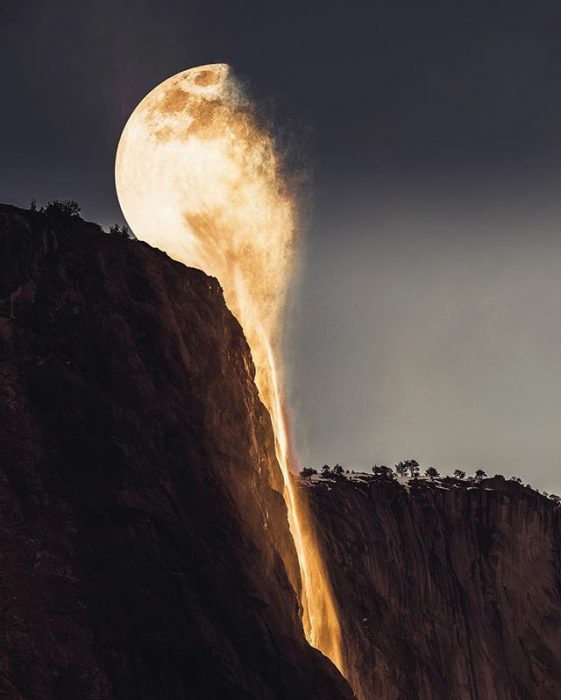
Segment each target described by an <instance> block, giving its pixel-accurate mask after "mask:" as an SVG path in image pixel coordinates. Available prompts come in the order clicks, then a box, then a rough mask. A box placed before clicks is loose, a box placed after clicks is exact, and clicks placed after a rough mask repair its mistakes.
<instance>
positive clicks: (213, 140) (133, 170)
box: [115, 64, 297, 359]
mask: <svg viewBox="0 0 561 700" xmlns="http://www.w3.org/2000/svg"><path fill="white" fill-rule="evenodd" d="M115 180H116V187H117V195H118V198H119V203H120V205H121V208H122V210H123V213H124V216H125V218H126V220H127V222H128V224H129V226H130V227H131V229H132V230H133V232H134V234H135V235H136V236H137V238H140V239H142V240H144V241H147V242H148V243H150V244H151V245H153V246H154V247H157V248H160V249H162V250H164V251H165V252H166V253H168V255H170V257H172V258H174V259H176V260H179V261H181V262H183V263H185V264H186V265H190V266H193V267H198V268H200V269H202V270H204V271H205V272H207V273H208V274H210V275H213V276H215V277H217V278H218V280H219V282H220V283H221V285H222V287H223V289H224V295H225V299H226V303H227V304H228V306H229V308H230V309H231V311H233V313H234V314H235V315H236V316H237V317H238V320H239V321H240V322H241V324H242V326H243V328H244V331H245V332H246V336H247V338H248V341H249V342H250V345H251V346H252V350H253V351H254V355H256V354H259V353H258V348H257V347H256V346H257V345H258V344H259V339H258V336H259V335H260V334H263V333H265V335H266V336H267V337H268V338H271V337H272V336H273V335H274V334H275V330H276V329H277V328H278V325H279V316H280V314H281V313H282V309H283V306H284V300H285V297H286V291H287V288H288V286H289V284H290V278H291V272H292V269H293V263H294V250H295V248H294V241H295V232H296V221H297V215H296V207H295V205H294V201H293V197H292V196H291V192H290V188H289V186H288V184H287V181H286V178H285V177H284V174H283V166H282V158H281V157H280V155H279V153H278V151H277V149H276V147H275V143H274V139H273V138H272V137H271V135H270V134H269V133H268V131H267V129H266V128H264V127H263V126H262V125H261V124H260V122H259V119H258V117H257V113H256V111H255V109H254V107H253V105H252V103H251V102H250V100H249V99H248V98H247V96H246V94H245V93H244V90H243V89H242V88H241V86H240V84H239V82H238V81H237V80H236V79H235V78H234V76H233V73H232V70H231V69H230V67H229V66H228V65H226V64H212V65H205V66H200V67H197V68H191V69H189V70H186V71H183V72H181V73H178V74H177V75H174V76H172V77H171V78H168V79H167V80H164V81H163V82H162V83H161V84H160V85H158V86H157V87H155V88H154V89H153V90H152V91H151V92H149V93H148V94H147V95H146V97H144V99H142V100H141V102H140V103H139V104H138V106H137V107H136V108H135V109H134V111H133V112H132V114H131V116H130V118H129V120H128V121H127V123H126V125H125V128H124V130H123V133H122V135H121V139H120V141H119V146H118V149H117V157H116V163H115ZM254 359H258V358H254Z"/></svg>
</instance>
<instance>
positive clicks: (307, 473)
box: [300, 467, 318, 479]
mask: <svg viewBox="0 0 561 700" xmlns="http://www.w3.org/2000/svg"><path fill="white" fill-rule="evenodd" d="M317 473H318V470H317V469H312V468H311V467H304V469H302V470H301V472H300V476H301V477H302V478H303V479H309V478H311V477H312V476H314V474H317Z"/></svg>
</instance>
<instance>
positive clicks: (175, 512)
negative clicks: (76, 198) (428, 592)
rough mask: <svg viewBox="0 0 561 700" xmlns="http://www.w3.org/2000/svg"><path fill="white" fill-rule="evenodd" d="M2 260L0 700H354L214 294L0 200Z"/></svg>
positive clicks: (80, 229)
mask: <svg viewBox="0 0 561 700" xmlns="http://www.w3.org/2000/svg"><path fill="white" fill-rule="evenodd" d="M0 269H1V274H0V372H1V377H2V379H1V383H0V392H1V394H0V455H1V457H0V572H1V578H0V696H1V697H3V698H8V699H10V700H11V699H13V700H16V699H17V700H24V699H25V700H49V699H50V698H53V699H54V698H56V699H57V700H63V699H67V698H68V699H77V698H80V700H95V699H100V700H101V699H103V700H107V698H115V699H120V698H123V699H125V698H126V699H130V698H135V699H139V700H142V699H146V700H152V699H163V698H165V699H166V700H167V699H168V698H169V699H172V698H178V699H180V698H264V699H267V698H291V699H292V698H318V699H320V698H321V699H322V700H323V699H325V698H327V699H330V698H333V699H335V698H349V697H351V693H350V690H349V688H348V686H347V684H346V683H345V682H344V680H343V679H342V678H341V676H340V674H339V673H338V671H337V670H336V669H335V667H334V666H333V665H332V664H331V663H330V662H329V661H328V660H327V659H325V658H324V657H323V656H322V655H321V654H320V653H319V652H317V651H316V650H314V649H312V648H311V647H310V646H309V645H308V644H307V643H306V641H305V639H304V636H303V633H302V628H301V624H300V621H299V610H298V603H297V597H296V595H295V592H294V589H293V587H292V586H291V585H290V583H289V576H288V573H290V572H288V573H287V566H288V568H289V569H290V568H291V562H292V568H293V569H294V556H295V555H294V551H293V549H292V545H291V540H290V536H289V531H288V525H287V515H286V510H285V506H284V501H283V499H282V497H281V495H280V490H281V479H280V473H279V469H278V465H277V463H276V460H275V457H274V447H273V434H272V429H271V424H270V420H269V416H268V414H267V413H266V411H265V409H264V407H263V406H262V404H261V403H260V401H259V397H258V394H257V390H256V388H255V385H254V382H253V376H254V369H253V364H252V361H251V356H250V353H249V349H248V346H247V344H246V342H245V339H244V336H243V333H242V331H241V328H240V326H239V325H238V323H237V322H236V320H235V319H234V318H233V316H232V315H231V314H230V312H229V311H228V310H227V308H226V306H225V304H224V300H223V297H222V292H221V289H220V286H219V284H218V283H217V281H216V280H215V279H212V278H209V277H207V276H206V275H204V274H203V273H202V272H200V271H197V270H192V269H187V268H185V267H184V266H182V265H180V264H178V263H175V262H173V261H172V260H170V259H169V258H168V257H167V256H165V255H164V254H163V253H161V252H159V251H156V250H154V249H152V248H150V247H149V246H147V245H145V244H141V243H131V242H130V241H125V240H121V239H119V238H118V237H115V236H110V235H107V234H104V233H103V232H102V231H101V229H100V228H99V226H96V225H95V224H89V223H86V222H83V221H82V220H81V219H78V218H72V219H67V218H66V219H61V220H59V221H58V222H56V223H53V221H52V220H49V219H48V218H47V217H45V216H43V215H41V214H38V213H33V212H29V211H24V210H21V209H17V208H15V207H10V206H0ZM284 562H286V563H287V565H286V566H285V563H284ZM292 580H294V571H292Z"/></svg>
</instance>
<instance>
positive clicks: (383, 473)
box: [372, 464, 395, 480]
mask: <svg viewBox="0 0 561 700" xmlns="http://www.w3.org/2000/svg"><path fill="white" fill-rule="evenodd" d="M372 473H373V474H374V476H375V477H377V478H378V479H389V480H392V479H395V476H394V473H393V472H392V470H391V469H390V468H389V467H386V465H385V464H381V465H380V466H378V465H377V464H375V465H374V466H373V467H372Z"/></svg>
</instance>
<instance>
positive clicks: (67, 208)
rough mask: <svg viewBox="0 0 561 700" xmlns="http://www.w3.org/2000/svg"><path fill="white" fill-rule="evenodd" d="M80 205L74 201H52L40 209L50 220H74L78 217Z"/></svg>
mask: <svg viewBox="0 0 561 700" xmlns="http://www.w3.org/2000/svg"><path fill="white" fill-rule="evenodd" d="M80 209H81V207H80V205H79V204H78V202H77V201H76V200H74V199H53V200H52V201H51V202H47V204H46V206H44V207H41V213H42V214H45V215H46V216H48V217H49V218H51V219H59V220H60V219H75V218H77V217H78V216H79V215H80Z"/></svg>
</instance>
